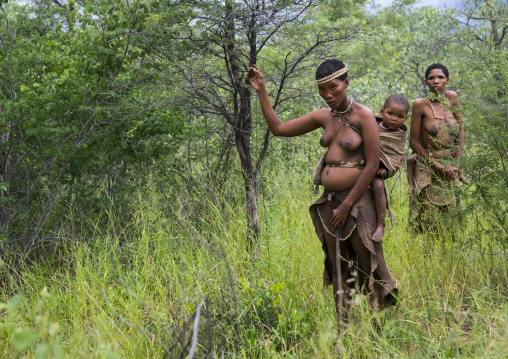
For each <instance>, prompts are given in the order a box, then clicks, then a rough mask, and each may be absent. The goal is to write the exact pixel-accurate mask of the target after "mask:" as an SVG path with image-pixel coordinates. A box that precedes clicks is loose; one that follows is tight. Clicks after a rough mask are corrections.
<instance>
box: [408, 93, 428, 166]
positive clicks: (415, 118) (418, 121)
mask: <svg viewBox="0 0 508 359" xmlns="http://www.w3.org/2000/svg"><path fill="white" fill-rule="evenodd" d="M424 106H425V99H420V98H419V99H416V100H415V101H414V103H413V110H412V114H411V127H410V129H409V147H411V149H412V150H413V151H414V152H415V153H417V154H418V156H420V157H422V158H424V159H426V160H429V159H430V157H429V151H427V150H426V149H425V148H424V147H423V146H422V143H421V141H420V131H421V128H422V117H423V107H424Z"/></svg>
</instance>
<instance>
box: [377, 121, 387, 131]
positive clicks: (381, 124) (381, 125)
mask: <svg viewBox="0 0 508 359" xmlns="http://www.w3.org/2000/svg"><path fill="white" fill-rule="evenodd" d="M379 127H381V128H383V129H385V130H387V131H390V129H389V128H388V127H386V126H385V125H383V122H381V123H380V124H379Z"/></svg>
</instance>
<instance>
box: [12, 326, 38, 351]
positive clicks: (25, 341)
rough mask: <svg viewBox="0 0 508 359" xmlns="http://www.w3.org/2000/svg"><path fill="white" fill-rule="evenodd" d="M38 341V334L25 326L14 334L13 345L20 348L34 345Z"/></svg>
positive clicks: (23, 348)
mask: <svg viewBox="0 0 508 359" xmlns="http://www.w3.org/2000/svg"><path fill="white" fill-rule="evenodd" d="M36 341H37V335H36V334H35V333H34V332H33V331H32V330H31V329H30V328H23V329H20V330H18V331H16V332H15V333H14V335H13V336H12V345H13V346H14V348H16V349H18V350H25V349H28V348H30V347H32V346H33V345H34V344H35V342H36Z"/></svg>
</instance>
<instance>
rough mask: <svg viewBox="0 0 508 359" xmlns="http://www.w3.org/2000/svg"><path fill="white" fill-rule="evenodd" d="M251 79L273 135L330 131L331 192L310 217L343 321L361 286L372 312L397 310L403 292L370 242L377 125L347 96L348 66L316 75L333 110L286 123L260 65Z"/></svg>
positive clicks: (327, 175) (327, 169) (333, 64)
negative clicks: (399, 293) (398, 296)
mask: <svg viewBox="0 0 508 359" xmlns="http://www.w3.org/2000/svg"><path fill="white" fill-rule="evenodd" d="M247 77H248V79H249V82H250V83H251V85H252V87H253V88H254V89H255V90H256V92H257V93H258V96H259V101H260V103H261V109H262V111H263V116H264V118H265V120H266V123H267V124H268V127H269V128H270V130H271V132H272V133H273V134H274V135H275V136H284V137H293V136H299V135H303V134H305V133H307V132H310V131H314V130H316V129H318V128H323V129H324V132H323V136H322V137H321V139H320V144H321V146H323V147H327V148H328V151H327V153H326V156H325V159H324V164H323V169H322V172H321V183H322V185H323V186H324V188H325V191H324V193H323V195H322V196H321V197H320V198H319V199H318V200H317V201H316V202H315V203H314V204H313V205H312V206H311V207H310V215H311V217H312V220H313V223H314V226H315V229H316V234H317V235H318V237H319V239H320V241H321V243H322V248H323V251H324V253H325V270H324V275H323V279H324V284H325V285H328V284H331V283H333V288H334V294H335V295H334V298H335V302H336V304H337V308H338V314H339V317H341V316H342V309H341V308H342V305H343V303H342V301H343V300H344V304H346V306H348V305H349V303H350V300H351V299H352V296H353V294H354V293H355V291H356V289H355V284H357V285H358V289H359V290H361V291H362V292H363V293H364V294H366V295H367V296H368V299H369V303H370V304H371V306H372V307H374V308H379V307H381V308H383V307H386V306H389V305H391V304H393V303H394V302H395V301H396V299H395V296H394V295H396V293H397V289H396V287H395V284H394V283H393V281H392V279H391V277H390V274H389V272H388V269H387V267H386V263H385V261H384V256H383V245H382V242H381V241H379V242H374V241H373V239H372V235H373V233H374V230H375V228H376V222H377V219H376V211H375V207H374V199H373V195H372V191H371V190H370V188H368V187H369V184H370V182H371V181H372V179H373V177H374V175H375V174H376V172H377V171H378V166H379V153H380V152H379V131H378V126H377V123H376V119H375V116H374V114H373V112H372V111H371V110H370V109H369V108H367V107H365V106H363V105H361V104H359V103H357V102H355V101H354V100H353V99H352V98H350V97H348V96H347V87H348V86H349V80H348V78H347V70H346V67H345V65H344V64H343V63H342V62H341V61H339V60H335V59H334V60H327V61H325V62H323V63H322V64H321V65H320V66H319V67H318V69H317V70H316V84H317V87H318V90H319V94H320V96H321V97H322V98H323V100H325V102H326V103H327V105H328V106H329V108H326V109H321V110H316V111H312V112H310V113H308V114H306V115H304V116H302V117H299V118H296V119H293V120H290V121H287V122H284V123H283V122H281V121H280V120H279V118H278V117H277V115H276V113H275V111H274V110H273V108H272V106H271V104H270V100H269V98H268V93H267V91H266V88H265V81H264V78H263V75H262V74H261V72H260V71H259V69H258V68H257V67H256V65H253V66H252V67H251V68H250V69H249V72H248V75H247ZM337 240H339V241H338V242H337ZM337 258H339V259H337ZM337 262H340V266H337ZM339 288H340V290H339ZM343 293H344V294H345V296H342V294H343ZM341 298H343V300H342V299H341Z"/></svg>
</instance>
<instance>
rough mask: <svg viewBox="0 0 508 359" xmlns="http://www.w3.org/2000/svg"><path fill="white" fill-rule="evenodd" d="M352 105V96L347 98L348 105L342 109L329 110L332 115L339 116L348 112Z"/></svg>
mask: <svg viewBox="0 0 508 359" xmlns="http://www.w3.org/2000/svg"><path fill="white" fill-rule="evenodd" d="M352 106H353V98H352V97H350V98H349V106H348V107H347V108H346V109H345V110H344V111H338V110H335V109H332V111H331V112H332V116H333V117H340V116H342V115H344V114H346V113H348V112H349V111H350V110H351V108H352Z"/></svg>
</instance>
